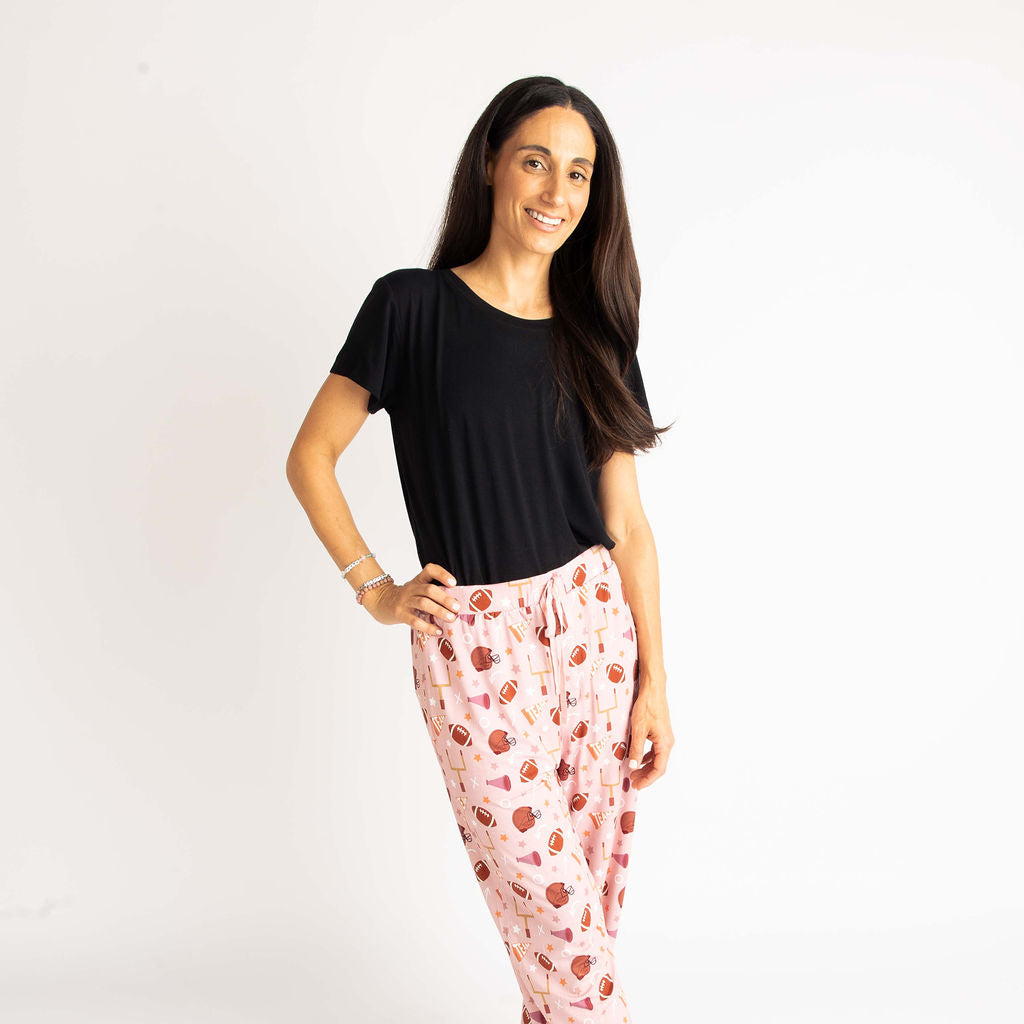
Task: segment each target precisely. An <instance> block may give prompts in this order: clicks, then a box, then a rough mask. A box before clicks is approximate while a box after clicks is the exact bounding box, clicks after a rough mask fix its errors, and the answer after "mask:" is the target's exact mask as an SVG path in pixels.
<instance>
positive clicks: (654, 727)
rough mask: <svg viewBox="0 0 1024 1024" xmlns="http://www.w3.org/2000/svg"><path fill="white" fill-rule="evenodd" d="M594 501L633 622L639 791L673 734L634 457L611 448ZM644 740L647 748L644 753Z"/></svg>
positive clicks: (664, 759)
mask: <svg viewBox="0 0 1024 1024" xmlns="http://www.w3.org/2000/svg"><path fill="white" fill-rule="evenodd" d="M598 505H599V507H600V509H601V515H602V517H603V518H604V522H605V529H606V530H607V531H608V536H609V537H611V538H612V540H614V541H615V547H614V548H612V549H611V555H612V559H613V560H614V562H615V565H616V567H617V568H618V570H619V576H620V577H621V578H622V584H623V587H624V588H625V591H626V601H627V602H628V604H629V607H630V611H631V612H632V613H633V622H634V623H635V625H636V637H637V654H638V657H639V661H640V676H639V694H638V696H637V700H636V703H635V705H634V708H633V717H632V722H633V738H632V743H631V744H630V750H629V757H630V759H631V761H632V760H635V761H637V762H641V761H642V762H643V768H642V769H641V770H640V771H638V772H636V773H635V774H634V783H635V785H636V786H637V788H640V789H642V788H643V787H644V786H648V785H650V784H651V783H652V782H653V781H654V780H655V779H656V778H658V776H660V775H662V774H664V772H665V768H666V766H667V764H668V755H669V752H670V750H671V748H672V745H673V743H674V742H675V738H674V736H673V734H672V726H671V724H670V723H669V712H668V699H667V694H666V674H665V659H664V655H663V652H662V643H661V609H660V595H659V586H660V585H659V580H658V553H657V550H656V548H655V546H654V534H653V532H652V531H651V526H650V523H648V521H647V516H646V515H645V514H644V510H643V505H642V504H641V502H640V489H639V485H638V483H637V477H636V458H635V456H634V455H633V454H632V453H631V452H616V453H615V454H614V455H612V457H611V458H610V459H609V460H608V461H607V462H606V463H605V465H604V468H603V469H602V470H601V478H600V481H599V484H598ZM648 738H650V739H651V741H652V744H653V749H652V750H651V751H649V752H648V753H647V754H644V744H645V743H646V741H647V739H648ZM652 762H653V763H652Z"/></svg>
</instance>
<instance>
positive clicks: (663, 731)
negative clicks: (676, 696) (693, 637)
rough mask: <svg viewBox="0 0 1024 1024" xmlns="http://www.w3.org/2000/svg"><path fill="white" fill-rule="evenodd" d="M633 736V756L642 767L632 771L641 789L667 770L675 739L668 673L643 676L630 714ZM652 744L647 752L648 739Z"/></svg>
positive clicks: (630, 751)
mask: <svg viewBox="0 0 1024 1024" xmlns="http://www.w3.org/2000/svg"><path fill="white" fill-rule="evenodd" d="M630 728H631V731H632V738H631V740H630V744H629V755H628V756H629V760H630V761H635V762H637V765H638V767H636V768H632V769H631V771H630V781H631V782H632V784H633V785H634V786H636V788H637V789H643V788H644V787H645V786H649V785H650V784H651V783H652V782H654V780H655V779H659V778H661V776H662V775H664V774H665V769H666V767H667V766H668V756H669V753H670V752H671V750H672V745H673V744H674V743H675V737H674V736H673V735H672V724H671V723H670V722H669V720H668V695H667V693H666V689H665V680H664V677H662V678H660V679H653V678H645V677H644V675H643V674H641V676H640V687H639V691H638V693H637V697H636V700H635V701H634V702H633V711H632V714H631V716H630ZM648 739H649V740H650V741H651V743H652V748H651V749H650V750H648V751H647V753H646V754H645V753H644V745H645V744H646V743H647V740H648Z"/></svg>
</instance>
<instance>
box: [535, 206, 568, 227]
mask: <svg viewBox="0 0 1024 1024" xmlns="http://www.w3.org/2000/svg"><path fill="white" fill-rule="evenodd" d="M526 212H527V214H529V215H530V216H531V217H532V218H533V219H534V220H536V221H539V222H540V223H541V224H547V225H548V226H549V227H557V226H558V225H559V224H561V223H562V221H563V220H565V218H564V217H545V216H544V214H543V213H538V212H537V211H536V210H531V209H530V207H529V206H527V207H526Z"/></svg>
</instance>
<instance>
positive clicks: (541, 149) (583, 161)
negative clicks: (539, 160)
mask: <svg viewBox="0 0 1024 1024" xmlns="http://www.w3.org/2000/svg"><path fill="white" fill-rule="evenodd" d="M524 149H535V150H536V151H537V152H538V153H543V154H544V155H545V156H551V150H550V149H548V147H547V146H520V147H519V148H518V149H517V150H516V152H517V153H521V152H522V151H523V150H524ZM572 163H574V164H586V165H587V166H588V167H589V168H590V169H591V170H593V169H594V165H593V164H592V163H591V162H590V161H589V160H588V159H587V158H586V157H585V156H574V157H573V158H572Z"/></svg>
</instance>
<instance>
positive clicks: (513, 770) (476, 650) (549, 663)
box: [410, 544, 639, 1024]
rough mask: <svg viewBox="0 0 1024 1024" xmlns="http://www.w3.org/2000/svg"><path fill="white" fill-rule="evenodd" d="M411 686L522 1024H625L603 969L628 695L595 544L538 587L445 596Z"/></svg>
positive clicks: (629, 813) (626, 790) (618, 630)
mask: <svg viewBox="0 0 1024 1024" xmlns="http://www.w3.org/2000/svg"><path fill="white" fill-rule="evenodd" d="M444 590H445V591H446V592H447V593H449V594H452V595H454V596H455V597H456V598H457V600H458V602H459V613H458V617H457V618H456V619H454V620H451V621H449V620H448V619H445V618H441V617H435V616H434V615H432V614H430V613H427V612H422V611H421V612H418V613H417V614H418V615H419V616H420V617H421V618H423V619H424V620H425V621H427V622H429V623H431V624H433V625H436V626H438V627H439V628H440V629H441V630H442V633H441V635H440V636H435V635H429V634H427V633H424V632H423V631H421V630H420V629H418V628H416V627H410V638H411V643H412V663H413V680H414V685H415V690H416V694H417V697H418V699H419V702H420V708H421V710H422V712H423V721H424V723H425V725H426V728H427V733H428V735H429V737H430V741H431V743H432V744H433V747H434V753H435V754H436V756H437V761H438V764H439V765H440V766H441V773H442V775H443V776H444V782H445V787H446V791H447V793H448V798H449V800H450V801H451V805H452V809H453V811H454V813H455V821H456V823H457V825H458V828H459V833H460V836H461V839H462V841H463V843H464V844H465V849H466V853H467V854H468V856H469V862H470V864H471V865H472V869H473V872H474V873H475V875H476V878H477V881H478V882H479V885H480V889H481V891H482V893H483V896H484V900H485V901H486V903H487V908H488V910H489V911H490V914H491V917H492V919H493V921H494V923H495V925H496V926H497V928H498V932H499V934H500V936H501V939H502V940H503V942H504V944H505V949H506V951H507V953H508V956H509V959H510V961H511V964H512V969H513V971H514V972H515V976H516V981H517V982H518V984H519V988H520V990H521V991H522V997H523V1010H522V1021H523V1024H530V1022H531V1021H532V1022H536V1024H570V1022H572V1024H598V1022H606V1021H615V1022H616V1024H631V1017H630V1011H629V1006H628V1003H627V1000H626V995H625V993H624V992H623V988H622V980H621V978H620V977H619V972H618V969H617V968H616V963H615V954H614V947H615V938H616V935H617V933H618V930H619V922H620V919H621V916H622V906H623V897H624V895H625V891H626V872H627V868H628V865H629V854H630V846H631V843H632V838H633V828H634V824H635V820H636V799H637V790H636V789H634V788H633V787H632V786H631V785H630V769H629V766H628V762H627V759H626V755H627V751H628V749H629V741H630V713H631V711H632V707H633V703H634V701H635V700H636V696H637V692H638V687H639V663H638V660H637V643H636V630H635V624H634V621H633V615H632V612H631V611H630V608H629V604H628V603H627V600H626V594H625V592H624V590H623V584H622V580H621V578H620V576H619V571H618V568H617V567H616V565H615V563H614V562H613V561H612V557H611V553H610V552H609V550H608V548H607V547H605V546H604V545H603V544H597V545H594V546H593V547H590V548H588V549H587V550H586V551H584V552H582V553H581V554H579V555H576V556H575V557H574V558H573V559H571V560H570V561H569V562H567V563H566V564H565V565H562V566H560V567H558V568H557V569H553V570H551V571H550V572H548V573H544V574H543V575H540V576H530V577H527V578H526V579H520V580H511V581H507V582H501V583H493V584H484V585H478V586H454V587H444Z"/></svg>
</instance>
